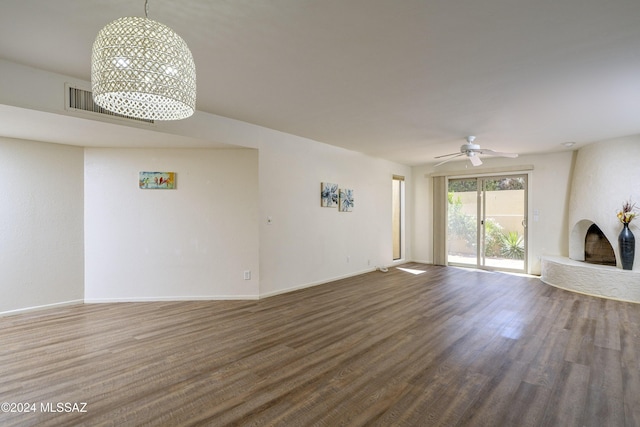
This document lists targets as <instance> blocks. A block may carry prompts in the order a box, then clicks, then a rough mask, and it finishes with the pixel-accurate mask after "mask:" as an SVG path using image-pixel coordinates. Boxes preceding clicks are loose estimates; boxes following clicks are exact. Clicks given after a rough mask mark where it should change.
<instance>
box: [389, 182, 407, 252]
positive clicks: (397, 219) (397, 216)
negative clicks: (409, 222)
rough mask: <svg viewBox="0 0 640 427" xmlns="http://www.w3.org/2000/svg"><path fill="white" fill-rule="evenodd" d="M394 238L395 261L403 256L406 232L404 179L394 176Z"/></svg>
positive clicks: (392, 228)
mask: <svg viewBox="0 0 640 427" xmlns="http://www.w3.org/2000/svg"><path fill="white" fill-rule="evenodd" d="M392 204H393V205H392V222H391V223H392V227H391V230H392V236H393V240H392V243H393V259H394V261H395V260H399V259H401V258H402V256H403V250H402V246H403V239H402V235H403V232H404V177H403V176H397V175H394V176H393V181H392Z"/></svg>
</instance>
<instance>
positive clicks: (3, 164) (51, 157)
mask: <svg viewBox="0 0 640 427" xmlns="http://www.w3.org/2000/svg"><path fill="white" fill-rule="evenodd" d="M0 171H2V172H1V173H2V190H1V191H0V206H1V207H2V221H0V295H1V297H0V313H7V312H12V311H21V310H25V309H29V308H35V307H44V306H50V305H60V304H67V303H74V302H80V301H82V299H83V274H84V273H83V272H84V269H83V265H84V259H83V149H82V148H78V147H69V146H66V145H53V144H46V143H40V142H34V141H24V140H17V139H8V138H0Z"/></svg>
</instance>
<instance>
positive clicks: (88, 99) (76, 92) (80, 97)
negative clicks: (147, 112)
mask: <svg viewBox="0 0 640 427" xmlns="http://www.w3.org/2000/svg"><path fill="white" fill-rule="evenodd" d="M65 86H66V89H67V102H66V107H67V109H71V110H79V111H88V112H90V113H96V114H101V115H105V116H111V117H119V118H122V119H127V120H135V121H137V122H144V123H153V122H154V121H153V120H149V119H139V118H137V117H130V116H125V115H122V114H118V113H112V112H111V111H108V110H105V109H104V108H102V107H101V106H99V105H98V104H96V103H95V102H93V95H92V93H91V92H90V91H88V90H84V89H80V88H77V87H72V86H69V85H65Z"/></svg>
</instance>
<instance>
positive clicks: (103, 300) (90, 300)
mask: <svg viewBox="0 0 640 427" xmlns="http://www.w3.org/2000/svg"><path fill="white" fill-rule="evenodd" d="M259 298H260V297H259V296H258V295H205V296H170V297H124V298H85V299H84V302H85V303H86V304H107V303H113V302H167V301H227V300H229V301H237V300H257V299H259Z"/></svg>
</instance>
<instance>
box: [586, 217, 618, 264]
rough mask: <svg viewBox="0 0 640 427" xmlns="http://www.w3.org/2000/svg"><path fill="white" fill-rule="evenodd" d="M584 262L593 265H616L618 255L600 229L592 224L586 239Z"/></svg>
mask: <svg viewBox="0 0 640 427" xmlns="http://www.w3.org/2000/svg"><path fill="white" fill-rule="evenodd" d="M584 261H585V262H588V263H591V264H600V265H613V266H615V265H616V255H615V253H614V252H613V247H612V246H611V243H609V239H607V237H606V236H605V235H604V233H603V232H602V230H600V227H598V226H597V225H596V224H592V225H591V227H589V229H588V230H587V235H586V236H585V238H584Z"/></svg>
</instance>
